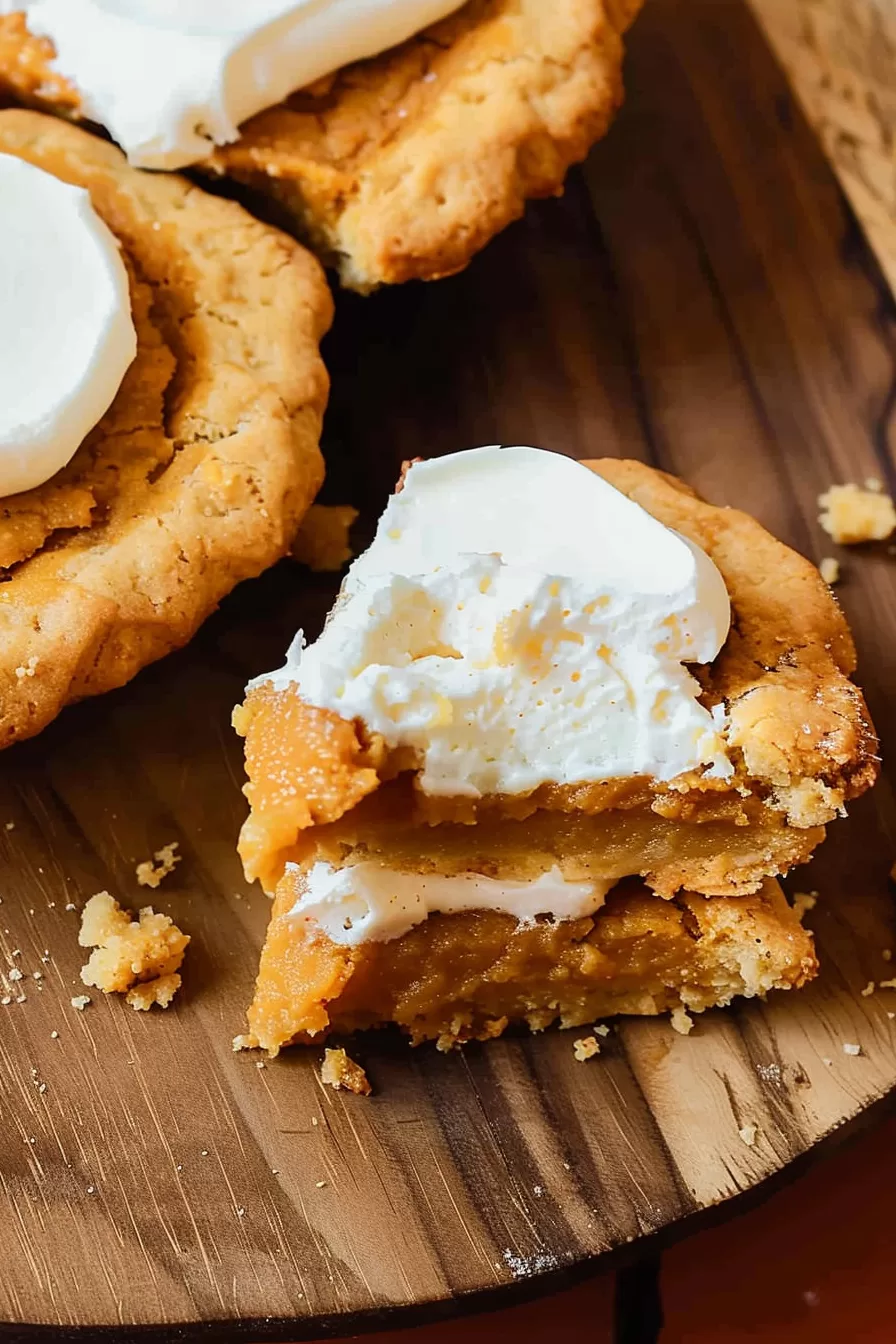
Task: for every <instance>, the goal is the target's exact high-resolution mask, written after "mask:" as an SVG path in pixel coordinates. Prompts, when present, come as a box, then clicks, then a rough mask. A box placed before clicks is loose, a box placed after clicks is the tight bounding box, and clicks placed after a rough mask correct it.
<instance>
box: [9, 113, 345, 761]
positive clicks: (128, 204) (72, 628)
mask: <svg viewBox="0 0 896 1344" xmlns="http://www.w3.org/2000/svg"><path fill="white" fill-rule="evenodd" d="M0 149H2V150H3V151H4V152H9V153H14V154H17V155H19V156H20V157H23V158H27V159H29V160H30V161H31V162H36V163H38V165H40V162H41V157H42V155H46V156H47V158H48V159H49V158H51V157H54V156H58V157H61V159H62V160H63V161H64V162H65V163H66V165H67V166H69V167H70V168H71V178H72V180H76V181H78V182H79V183H80V184H81V185H84V186H87V187H88V188H89V187H91V186H94V187H97V188H101V187H103V186H105V187H106V188H110V187H111V189H112V190H113V192H114V193H115V195H116V198H117V201H118V204H119V205H120V207H121V209H122V210H123V211H125V212H126V213H127V216H128V223H129V226H130V228H131V229H132V230H133V231H134V232H135V235H137V234H143V233H146V234H147V236H148V235H149V234H154V233H155V231H154V230H153V225H154V223H156V224H157V223H160V222H164V242H163V241H162V238H161V233H158V234H156V235H155V236H156V238H158V240H159V241H158V243H157V246H158V247H162V246H165V247H168V246H169V245H170V243H171V241H172V240H173V241H174V242H175V244H176V245H177V248H178V253H179V255H181V256H182V257H186V258H187V259H188V260H191V259H192V260H195V261H196V266H195V283H194V286H193V290H192V296H193V297H194V298H195V299H196V300H197V302H196V304H195V310H194V313H193V318H194V320H195V322H196V323H197V324H198V326H197V328H196V330H195V331H189V330H187V327H188V326H189V324H184V327H183V329H182V330H181V336H180V340H181V342H182V344H183V346H184V348H185V350H186V351H187V354H188V357H189V358H188V359H187V360H186V361H185V360H184V357H183V355H182V354H181V353H178V352H175V355H176V360H177V368H176V372H175V375H174V380H173V381H177V379H178V377H179V375H181V374H182V373H183V372H184V365H185V362H186V363H189V370H188V374H189V376H188V377H187V378H186V379H185V382H186V384H187V386H186V387H185V388H182V389H181V391H180V394H179V395H178V397H177V406H176V410H175V411H174V412H173V413H170V414H169V416H168V417H166V419H168V420H171V419H172V418H173V419H174V420H176V422H177V424H178V425H180V426H186V425H188V424H189V423H190V422H191V420H192V419H195V422H196V424H202V425H204V426H206V434H205V436H204V437H203V435H201V434H197V435H196V436H194V437H193V438H192V439H190V438H187V439H185V440H184V443H185V446H186V447H187V448H196V449H197V450H198V451H199V452H201V454H202V462H203V463H204V462H205V461H206V460H215V459H217V458H218V457H219V454H221V453H223V451H224V446H226V447H227V448H228V450H229V451H230V452H231V453H232V452H233V451H234V450H236V451H237V452H238V458H239V462H240V464H241V465H243V466H245V467H246V468H247V469H248V470H251V473H252V480H253V485H254V487H255V489H256V490H257V495H256V497H255V498H254V499H252V500H251V501H249V505H250V506H249V507H246V506H245V505H246V501H243V505H242V506H241V507H240V508H239V509H238V510H233V511H231V510H227V511H225V512H224V513H222V514H220V515H217V516H210V517H209V516H205V515H203V514H202V513H201V512H200V511H199V509H198V508H197V507H196V504H197V502H198V501H197V494H196V488H195V482H194V481H193V480H192V479H191V462H190V458H189V454H187V455H186V456H185V455H184V451H183V448H182V447H181V445H180V443H179V442H178V435H177V434H176V433H174V432H171V431H169V430H168V426H167V424H166V432H170V433H171V437H172V438H174V439H175V451H174V453H173V456H172V459H171V461H170V462H169V463H168V464H167V466H166V468H165V470H164V472H163V473H161V477H160V480H161V481H162V482H163V483H164V489H162V490H161V491H159V497H158V501H157V502H158V504H159V508H160V511H159V512H157V513H153V512H152V511H151V509H150V511H148V512H146V513H143V512H140V513H136V514H135V515H134V516H133V517H132V518H131V519H130V520H129V522H128V523H127V524H126V525H125V526H124V527H123V529H122V531H121V534H120V535H119V536H118V537H117V538H116V539H115V540H114V542H113V544H112V545H111V546H110V545H108V544H106V545H105V546H102V545H98V546H96V547H92V546H84V545H83V544H81V545H79V546H74V545H73V546H72V548H71V555H72V561H71V564H70V565H69V566H68V570H69V571H70V572H68V573H67V574H66V577H65V581H64V583H62V582H61V581H60V580H59V579H58V577H57V576H54V575H53V574H52V573H51V572H49V571H50V569H51V566H50V564H49V563H48V562H49V561H50V557H51V556H52V557H53V558H54V559H53V563H55V562H56V561H57V560H58V557H59V554H60V550H62V551H65V543H63V545H62V547H61V548H57V549H55V550H54V551H52V552H50V551H44V552H41V553H39V554H38V555H36V556H34V557H32V558H31V559H29V560H27V561H25V562H23V566H22V568H24V567H25V566H31V567H32V572H35V571H37V572H38V575H39V573H40V571H41V570H43V569H47V570H48V580H49V584H48V586H50V587H51V586H52V584H53V582H54V580H55V582H56V584H57V585H58V586H59V588H60V591H59V592H58V593H57V594H55V595H54V596H53V598H51V599H50V600H49V601H41V602H39V603H37V604H35V605H34V606H33V609H32V611H31V613H30V614H31V616H32V617H33V620H32V621H31V622H30V625H29V627H28V628H27V629H26V631H25V634H24V636H23V635H22V632H21V630H20V629H18V628H17V629H16V630H15V631H14V632H13V634H14V637H13V638H12V639H11V640H10V641H9V643H8V645H7V652H8V656H9V662H8V664H7V665H6V666H5V667H3V668H2V669H0V746H8V745H11V744H12V743H13V742H14V741H18V740H21V739H23V738H26V737H30V736H33V735H34V734H35V733H37V732H39V731H40V730H41V729H42V728H44V727H45V726H46V725H47V724H48V723H49V722H50V721H51V720H52V719H53V718H55V717H56V715H57V714H58V713H59V712H60V710H61V709H62V708H64V706H65V705H67V704H69V703H72V702H74V701H77V700H80V699H83V698H85V697H87V696H90V695H98V694H101V693H103V692H105V691H108V690H112V689H114V688H115V687H118V686H121V685H123V684H124V683H125V682H127V681H129V680H130V679H131V677H133V676H134V675H135V674H136V673H137V672H138V671H139V670H140V669H141V668H142V667H144V666H145V665H146V664H148V663H150V662H153V661H155V660H156V659H158V658H160V657H163V656H164V655H165V654H167V653H169V652H172V651H173V650H174V649H177V648H180V647H181V646H182V645H184V644H185V643H187V642H188V641H189V639H190V638H191V637H192V636H193V634H194V633H195V632H196V630H197V629H198V627H199V626H200V625H201V624H202V622H203V621H204V620H205V619H206V618H207V617H208V616H209V615H210V614H211V612H212V611H214V609H215V608H216V607H217V605H218V603H219V602H220V601H221V599H222V598H223V597H224V596H225V595H226V594H227V593H228V592H230V591H231V590H232V589H233V588H234V587H235V586H236V584H237V583H239V582H241V581H242V580H243V579H246V578H250V577H254V576H255V575H257V574H259V573H261V572H262V571H263V570H264V569H266V568H268V567H269V566H270V565H271V564H273V563H274V562H275V561H276V560H278V559H279V558H280V557H281V556H283V555H285V554H286V553H287V551H288V548H289V545H290V543H291V541H292V538H293V536H294V533H295V531H296V528H297V527H298V524H299V522H300V520H301V518H302V517H303V516H304V513H305V512H306V510H307V508H308V507H309V505H310V504H311V502H312V500H313V498H314V496H315V494H316V493H317V490H318V489H319V487H320V483H321V481H322V479H323V459H322V457H321V453H320V447H319V439H320V431H321V424H322V419H323V412H324V409H325V406H326V401H327V394H328V390H329V380H328V377H327V374H326V370H325V368H324V365H323V362H322V360H321V358H320V352H319V342H320V339H321V338H322V336H323V335H324V333H325V332H326V330H327V329H328V327H329V325H330V322H331V320H332V299H331V296H330V293H329V290H328V288H327V285H326V281H325V279H324V276H323V273H322V271H321V268H320V266H319V264H318V263H317V261H316V260H315V259H314V258H313V257H312V256H311V255H310V254H309V253H307V252H306V251H305V250H304V249H303V248H302V247H301V246H300V245H299V244H297V243H295V242H294V241H293V240H292V239H290V238H288V237H287V236H286V235H283V234H280V233H279V232H278V231H277V230H275V229H273V228H271V227H270V226H267V225H264V224H261V223H259V222H258V221H257V220H255V219H253V218H252V217H251V216H250V215H249V214H248V213H247V212H246V211H245V210H243V208H242V207H241V206H239V205H237V204H235V203H234V202H231V201H227V200H222V199H219V198H218V197H215V196H212V195H209V194H208V193H206V192H204V191H202V190H201V189H200V188H198V187H196V186H195V185H193V184H192V183H190V182H188V181H187V180H185V179H184V178H181V177H177V176H174V175H155V174H149V173H146V172H142V171H140V170H138V169H135V168H131V167H130V166H129V165H128V164H127V162H126V160H125V158H124V156H123V154H122V153H121V152H120V151H119V150H118V149H117V148H116V147H115V146H113V145H111V144H108V143H106V142H105V141H102V140H100V139H98V138H97V137H95V136H92V135H90V134H89V133H87V132H86V131H83V130H80V129H78V128H76V127H74V126H71V125H68V124H66V123H65V122H62V121H58V120H55V119H53V118H51V117H47V116H44V115H43V114H41V113H37V112H31V111H24V110H18V109H12V110H6V111H0ZM228 231H229V232H230V233H233V232H236V231H238V232H239V233H240V237H241V240H242V242H243V243H244V244H245V245H246V246H245V251H244V253H243V255H242V256H239V257H234V256H233V255H232V254H231V252H230V251H229V250H228V249H227V247H226V243H225V245H224V247H223V248H222V249H219V250H218V252H217V254H216V252H215V250H214V249H207V248H202V250H201V251H200V250H199V247H198V245H199V244H201V243H202V240H203V239H206V240H207V238H208V236H209V235H210V234H215V235H218V236H221V237H223V238H224V239H226V238H227V237H228ZM150 242H152V239H150ZM191 243H192V248H193V250H195V257H193V256H192V255H191ZM125 246H126V247H127V243H126V240H125ZM272 249H273V250H275V251H276V253H277V260H278V264H279V265H281V266H282V267H283V268H284V270H285V269H286V268H288V269H289V272H290V277H291V280H292V288H291V291H290V297H291V299H292V302H291V303H289V304H287V303H286V301H284V303H283V304H282V305H281V306H279V307H278V309H277V311H275V312H273V313H271V314H270V320H269V323H268V325H267V327H266V329H265V332H266V341H265V342H264V343H265V344H267V345H268V346H270V345H271V343H272V342H271V339H270V328H271V324H274V325H275V326H276V331H277V338H276V339H277V342H278V343H280V345H281V347H282V350H283V351H286V352H288V353H287V354H285V355H281V364H282V365H283V366H284V367H285V369H288V370H289V374H288V376H287V374H286V373H284V374H283V376H282V377H280V378H277V377H276V376H268V375H269V369H264V368H263V367H262V371H261V373H259V372H258V371H256V370H252V369H245V368H243V369H240V370H239V375H240V383H241V386H240V387H239V392H238V395H237V396H236V397H235V398H234V401H233V414H232V416H228V415H226V414H225V415H222V418H221V421H220V422H219V423H213V422H211V421H210V417H209V410H210V407H212V406H214V405H215V404H216V403H217V402H218V398H217V396H216V393H219V392H220V391H222V390H223V388H224V382H225V375H224V372H222V370H221V369H220V368H219V367H217V366H216V364H215V361H214V359H209V358H208V357H207V355H206V357H205V358H203V344H204V342H205V343H206V344H207V345H208V346H209V348H210V349H211V350H214V348H215V342H214V340H212V339H211V338H210V336H209V329H207V328H206V327H205V326H204V325H203V324H205V323H207V322H209V321H210V320H211V319H210V318H209V316H208V314H206V313H204V312H203V300H204V299H209V300H210V299H212V298H213V297H214V287H215V285H216V284H220V285H222V286H225V287H227V288H228V289H229V288H230V287H232V285H233V283H234V279H235V280H236V282H237V284H238V283H239V281H240V279H241V278H243V277H245V278H246V280H251V277H252V275H253V274H254V273H257V272H256V271H255V267H256V264H258V265H259V266H260V265H261V264H267V262H268V260H269V259H270V253H271V251H272ZM256 251H257V252H258V253H259V254H263V255H259V256H258V258H257V261H256V260H255V259H253V256H254V253H255V252H256ZM157 261H158V264H159V265H160V266H161V265H162V264H163V259H162V257H161V255H160V256H159V257H157ZM176 272H177V268H176V267H172V268H171V273H172V275H174V276H175V277H176ZM174 283H176V278H175V281H174ZM283 289H284V294H286V293H287V289H286V285H285V284H284V286H283ZM256 336H257V339H255V337H256ZM241 337H242V339H243V340H244V341H245V342H247V343H248V344H249V347H250V350H251V349H253V348H254V350H255V351H256V353H258V354H259V355H263V350H262V344H263V343H262V341H261V338H260V334H259V333H253V331H252V328H251V324H247V326H246V329H245V330H243V331H242V332H241ZM207 338H208V339H207ZM254 339H255V345H254V347H253V340H254ZM262 365H263V360H262ZM247 380H248V381H247ZM253 383H254V386H251V384H253ZM250 391H251V394H252V395H251V397H250V396H249V392H250ZM249 400H251V403H252V404H251V408H250V409H249V410H248V411H247V401H249ZM195 466H196V462H193V463H192V468H195ZM157 484H158V482H147V484H146V487H145V489H146V492H147V504H151V503H152V502H153V495H152V492H153V491H154V490H155V489H156V486H157ZM237 524H238V525H237ZM81 539H82V542H83V534H82V538H81ZM150 555H151V556H152V563H151V568H150V567H148V566H147V556H150ZM141 572H142V573H144V574H145V576H146V584H145V586H144V587H143V588H142V589H139V588H135V587H134V585H133V583H132V582H130V581H129V580H130V579H131V578H132V577H133V576H134V574H135V573H141ZM3 586H5V585H3ZM3 586H0V595H2V590H3ZM150 589H151V590H152V591H150ZM12 605H15V597H14V594H13V604H12ZM5 614H6V616H7V621H8V619H9V616H8V613H4V610H3V606H2V602H0V623H6V622H4V615H5ZM21 614H22V613H21V611H20V612H19V618H21ZM0 628H2V624H0ZM31 660H36V661H35V662H34V663H33V668H34V675H28V676H27V677H22V676H20V675H17V674H16V668H17V667H18V668H19V669H21V667H22V666H25V667H27V666H28V664H29V662H30V661H31Z"/></svg>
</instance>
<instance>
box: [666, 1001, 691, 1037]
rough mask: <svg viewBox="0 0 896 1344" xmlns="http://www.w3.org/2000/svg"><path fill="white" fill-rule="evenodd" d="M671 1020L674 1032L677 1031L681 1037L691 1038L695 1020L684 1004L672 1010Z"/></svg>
mask: <svg viewBox="0 0 896 1344" xmlns="http://www.w3.org/2000/svg"><path fill="white" fill-rule="evenodd" d="M669 1020H670V1022H671V1024H672V1030H673V1031H677V1032H678V1034H679V1035H680V1036H689V1035H690V1034H691V1032H692V1031H693V1029H694V1019H693V1018H692V1017H691V1015H690V1014H689V1012H688V1010H687V1008H685V1007H684V1006H683V1005H682V1004H679V1005H678V1007H677V1008H673V1009H672V1014H671V1017H670V1019H669Z"/></svg>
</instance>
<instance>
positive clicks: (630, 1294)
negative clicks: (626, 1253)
mask: <svg viewBox="0 0 896 1344" xmlns="http://www.w3.org/2000/svg"><path fill="white" fill-rule="evenodd" d="M662 1328H663V1304H662V1298H661V1295H660V1257H659V1255H653V1256H649V1257H647V1258H646V1259H644V1260H638V1261H637V1262H636V1263H635V1264H633V1265H630V1266H629V1267H628V1268H627V1269H621V1270H620V1271H619V1272H618V1274H617V1275H616V1300H615V1304H614V1309H613V1344H659V1339H660V1332H661V1331H662Z"/></svg>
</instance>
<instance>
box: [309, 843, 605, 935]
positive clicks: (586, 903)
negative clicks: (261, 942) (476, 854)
mask: <svg viewBox="0 0 896 1344" xmlns="http://www.w3.org/2000/svg"><path fill="white" fill-rule="evenodd" d="M295 868H296V865H295V864H287V869H292V870H293V871H295ZM302 883H303V888H304V889H303V893H302V895H301V896H300V897H299V899H298V900H297V901H296V903H295V905H294V906H293V907H292V909H291V910H290V912H289V913H290V917H291V918H293V919H295V920H296V921H297V922H298V923H299V924H301V923H303V922H306V921H307V922H308V923H310V924H313V925H314V926H315V927H316V928H318V929H320V930H321V932H323V933H325V934H326V935H327V937H328V938H329V939H330V941H331V942H334V943H340V944H342V945H343V946H346V947H357V946H358V945H359V944H361V943H367V942H388V941H389V940H390V939H392V938H400V937H401V935H402V934H403V933H407V932H408V930H409V929H412V928H413V927H414V925H415V924H421V923H422V922H423V920H425V919H426V918H427V916H428V915H431V914H436V913H439V914H445V915H449V914H457V913H458V912H460V911H464V910H496V911H499V912H501V913H503V914H507V915H513V917H514V918H515V919H516V920H517V921H518V922H519V923H521V924H531V923H533V922H534V920H535V919H536V917H537V916H538V915H552V916H553V917H554V918H555V919H557V920H558V921H559V920H566V919H580V918H582V916H584V915H593V914H594V913H595V911H596V910H599V909H600V907H601V906H602V905H603V903H604V899H605V897H606V895H607V892H608V891H609V889H610V886H611V885H612V883H610V882H569V881H567V880H566V879H565V878H564V876H563V874H562V873H561V872H560V870H559V868H551V869H550V870H549V871H548V872H546V873H542V874H541V876H540V877H537V878H532V879H530V880H528V881H513V880H511V879H507V878H495V877H484V876H483V875H482V874H481V873H459V874H457V875H455V876H446V875H444V874H439V873H404V872H399V871H398V870H397V869H394V868H387V867H385V866H384V865H383V864H379V863H374V862H371V861H366V862H364V863H356V864H350V865H348V866H347V867H345V868H333V867H332V866H331V865H330V864H329V863H314V864H312V865H311V867H310V868H309V869H308V871H307V872H306V873H305V874H304V875H303V878H302Z"/></svg>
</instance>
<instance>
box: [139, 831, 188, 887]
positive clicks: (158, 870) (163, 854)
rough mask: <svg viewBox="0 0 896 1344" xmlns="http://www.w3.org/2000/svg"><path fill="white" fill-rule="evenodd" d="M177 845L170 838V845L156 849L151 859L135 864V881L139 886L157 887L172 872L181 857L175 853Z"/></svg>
mask: <svg viewBox="0 0 896 1344" xmlns="http://www.w3.org/2000/svg"><path fill="white" fill-rule="evenodd" d="M177 847H178V842H177V841H176V840H172V842H171V844H170V845H163V846H162V848H161V849H157V850H156V852H155V854H153V856H152V858H151V859H146V861H145V862H144V863H138V864H137V881H138V882H139V883H140V886H141V887H157V886H158V885H159V883H160V882H162V881H163V880H164V879H165V878H166V877H167V876H168V874H169V873H173V872H174V870H175V868H176V867H177V865H178V864H179V863H180V861H181V857H182V856H181V855H180V854H177V853H175V850H176V849H177Z"/></svg>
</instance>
